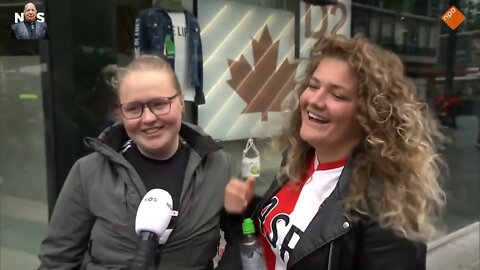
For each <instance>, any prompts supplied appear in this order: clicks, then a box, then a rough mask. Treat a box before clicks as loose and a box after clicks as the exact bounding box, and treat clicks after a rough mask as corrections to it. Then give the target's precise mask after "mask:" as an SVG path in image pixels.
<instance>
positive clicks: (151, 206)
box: [135, 188, 173, 237]
mask: <svg viewBox="0 0 480 270" xmlns="http://www.w3.org/2000/svg"><path fill="white" fill-rule="evenodd" d="M172 207H173V201H172V196H171V195H170V193H168V192H167V191H165V190H163V189H158V188H157V189H152V190H150V191H149V192H147V194H145V196H144V197H143V199H142V201H141V202H140V205H139V206H138V210H137V217H136V219H135V231H136V232H137V234H140V232H142V231H147V232H152V233H155V234H156V235H157V236H158V237H160V236H161V235H162V234H163V232H165V230H166V229H167V227H168V224H169V223H170V219H171V218H172Z"/></svg>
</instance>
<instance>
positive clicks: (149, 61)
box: [116, 54, 182, 95]
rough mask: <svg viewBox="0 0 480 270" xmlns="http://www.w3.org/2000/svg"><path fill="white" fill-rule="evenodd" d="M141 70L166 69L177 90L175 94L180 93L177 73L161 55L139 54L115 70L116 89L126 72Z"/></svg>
mask: <svg viewBox="0 0 480 270" xmlns="http://www.w3.org/2000/svg"><path fill="white" fill-rule="evenodd" d="M141 70H160V71H166V72H167V73H168V74H170V75H171V76H172V80H173V86H174V87H175V90H177V94H179V95H181V94H182V88H181V87H180V83H179V82H178V78H177V75H176V74H175V72H174V71H173V69H172V67H171V66H170V64H169V63H168V62H167V60H165V59H164V58H162V57H158V56H156V55H148V54H144V55H140V56H139V57H137V58H135V59H134V60H133V61H132V62H130V64H128V65H127V66H126V67H125V68H121V69H119V70H118V72H117V82H116V84H117V89H118V88H119V86H120V85H121V83H122V80H123V79H124V78H125V76H126V75H127V74H129V73H130V72H133V71H141Z"/></svg>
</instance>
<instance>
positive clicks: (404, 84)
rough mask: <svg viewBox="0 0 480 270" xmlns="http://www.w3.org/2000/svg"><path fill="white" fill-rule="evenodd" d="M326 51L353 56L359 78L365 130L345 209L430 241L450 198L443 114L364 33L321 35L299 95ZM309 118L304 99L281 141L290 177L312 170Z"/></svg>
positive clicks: (391, 55) (350, 60) (355, 157)
mask: <svg viewBox="0 0 480 270" xmlns="http://www.w3.org/2000/svg"><path fill="white" fill-rule="evenodd" d="M325 57H334V58H337V59H340V60H343V61H346V62H348V63H349V64H350V66H351V68H352V69H353V71H354V72H355V73H356V75H357V79H358V104H357V110H358V117H357V119H358V121H359V123H360V125H361V127H362V132H363V134H364V135H363V137H362V140H361V142H360V143H359V145H358V146H357V148H356V149H355V151H354V152H355V154H353V155H352V157H353V164H354V168H353V172H352V175H351V179H350V183H349V195H348V196H347V198H346V199H345V201H344V204H343V206H344V209H345V212H346V213H347V214H348V215H349V216H350V217H352V218H358V216H359V215H355V214H353V213H357V214H361V215H368V216H369V217H370V218H371V219H372V220H375V221H377V222H378V223H379V224H380V226H382V227H385V228H391V229H393V230H394V231H395V232H397V233H398V234H400V235H403V236H404V237H406V238H408V239H411V240H417V241H427V240H428V239H430V238H431V237H432V236H433V235H434V234H435V232H436V229H435V227H434V226H433V218H434V217H435V215H437V214H438V213H439V212H438V210H440V209H442V206H443V205H444V201H445V195H444V193H443V191H442V189H441V188H440V186H439V183H438V181H437V180H438V177H439V166H440V164H443V161H442V160H441V159H440V157H439V154H438V153H437V149H436V147H435V146H436V145H437V144H438V142H439V141H440V140H442V138H443V136H442V135H441V133H440V132H439V128H438V125H437V122H436V121H435V119H434V117H433V116H432V114H431V112H430V110H429V108H428V106H427V104H426V103H424V102H422V101H420V98H419V96H418V93H417V91H416V88H415V86H414V84H413V83H412V82H411V81H410V80H409V79H408V78H407V77H406V76H405V72H404V67H403V64H402V62H401V60H400V59H399V58H398V57H397V56H396V55H395V54H394V53H392V52H390V51H387V50H384V49H382V48H381V47H379V46H377V45H375V44H373V43H371V42H369V41H368V40H367V39H366V38H364V37H355V38H345V37H341V36H331V37H326V38H322V39H321V40H319V41H318V42H317V43H316V44H315V45H314V47H313V48H312V52H311V59H310V60H311V62H310V64H309V66H308V67H307V70H306V76H305V78H304V79H303V80H302V81H301V83H300V84H299V88H298V91H297V94H298V96H297V99H298V97H299V96H300V95H301V94H302V93H303V91H304V90H305V89H306V88H307V86H308V84H309V81H310V79H311V77H312V74H313V73H314V71H315V69H316V68H317V66H318V64H319V63H320V61H322V59H323V58H325ZM301 120H302V119H301V114H300V107H299V106H298V102H296V103H295V108H294V109H293V112H292V115H291V118H290V121H289V123H288V125H287V126H286V130H285V132H284V134H283V135H282V136H281V137H280V138H279V140H278V141H277V143H280V147H282V149H288V155H287V162H286V166H285V167H284V168H283V171H284V173H286V174H287V175H288V176H289V177H290V179H303V177H305V174H306V173H307V169H308V168H307V167H308V165H309V163H308V162H306V160H307V159H308V158H309V157H310V156H311V155H312V154H313V153H314V151H315V150H314V149H313V148H312V146H310V145H308V144H307V143H306V142H305V141H303V140H302V138H301V137H300V127H301V125H302V121H301Z"/></svg>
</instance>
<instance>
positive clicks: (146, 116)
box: [142, 105, 158, 123]
mask: <svg viewBox="0 0 480 270" xmlns="http://www.w3.org/2000/svg"><path fill="white" fill-rule="evenodd" d="M157 119H158V116H157V115H155V114H154V113H153V112H152V111H151V110H150V108H149V107H148V106H147V105H145V107H144V108H143V114H142V122H144V123H153V122H155V121H157Z"/></svg>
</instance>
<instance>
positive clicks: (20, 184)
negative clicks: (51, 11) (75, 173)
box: [0, 2, 48, 269]
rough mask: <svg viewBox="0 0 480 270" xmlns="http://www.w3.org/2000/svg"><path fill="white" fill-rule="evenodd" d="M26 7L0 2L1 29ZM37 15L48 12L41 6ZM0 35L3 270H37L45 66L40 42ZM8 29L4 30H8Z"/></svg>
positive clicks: (44, 214)
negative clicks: (13, 39) (12, 38)
mask: <svg viewBox="0 0 480 270" xmlns="http://www.w3.org/2000/svg"><path fill="white" fill-rule="evenodd" d="M23 7H24V3H23V2H19V3H18V4H16V3H11V4H8V5H3V4H0V25H3V26H5V25H7V26H10V25H11V24H14V23H15V13H18V14H21V13H22V12H23ZM37 9H38V12H42V13H43V12H44V11H45V10H44V8H43V6H42V4H41V3H37ZM1 30H2V31H0V35H1V37H0V149H1V150H0V268H1V269H35V268H36V267H37V266H38V259H37V254H38V247H39V245H40V242H41V240H42V239H43V237H44V236H45V233H46V229H47V223H48V203H47V202H48V198H47V164H46V145H45V142H46V139H45V131H46V122H45V117H44V115H45V114H44V105H43V104H44V101H45V100H44V93H45V92H44V91H45V88H44V87H43V85H44V83H45V81H44V78H45V76H44V75H45V74H47V72H48V70H47V64H46V63H44V62H43V61H42V60H41V57H40V50H41V48H40V47H41V46H43V47H44V46H45V45H46V41H43V43H41V42H39V41H28V40H17V41H12V40H10V27H5V28H3V27H2V29H1ZM4 30H5V31H4Z"/></svg>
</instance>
